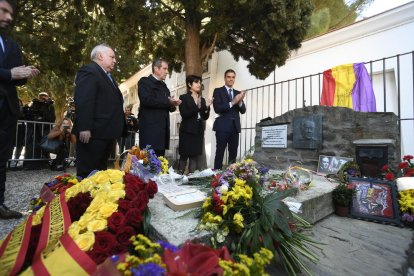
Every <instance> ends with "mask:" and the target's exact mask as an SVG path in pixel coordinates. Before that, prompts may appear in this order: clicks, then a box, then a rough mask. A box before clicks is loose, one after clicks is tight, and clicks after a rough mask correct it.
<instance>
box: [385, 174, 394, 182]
mask: <svg viewBox="0 0 414 276" xmlns="http://www.w3.org/2000/svg"><path fill="white" fill-rule="evenodd" d="M385 179H387V180H389V181H394V179H395V176H394V174H393V173H387V174H386V175H385Z"/></svg>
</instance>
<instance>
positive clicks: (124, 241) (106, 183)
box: [0, 170, 158, 275]
mask: <svg viewBox="0 0 414 276" xmlns="http://www.w3.org/2000/svg"><path fill="white" fill-rule="evenodd" d="M66 177H67V176H66ZM69 186H70V187H69ZM65 187H67V188H66V189H63V188H62V189H60V192H61V193H60V194H58V196H56V197H55V198H53V200H51V201H50V202H49V203H47V204H46V205H44V206H42V207H41V208H40V209H38V210H37V212H35V213H34V214H32V215H31V216H29V217H28V218H27V219H26V220H25V221H24V222H23V223H22V224H21V225H19V226H18V227H17V228H16V229H15V230H14V231H13V232H12V233H10V234H9V235H8V236H7V237H6V239H5V241H4V243H3V244H2V246H3V249H4V250H3V251H1V252H0V263H1V262H2V258H3V257H5V256H11V255H10V254H12V255H13V254H16V257H14V258H13V259H14V261H13V262H8V264H7V266H0V274H3V272H4V273H6V274H11V275H15V274H17V273H19V272H22V271H23V270H24V269H26V268H27V270H31V271H30V272H29V273H32V274H33V273H34V274H38V273H39V274H42V273H46V272H47V273H49V274H56V275H59V274H60V275H61V274H65V273H68V272H69V271H70V272H71V273H74V274H77V272H76V271H77V268H82V269H81V271H78V272H79V273H88V274H92V273H93V272H94V270H95V269H96V267H97V265H98V264H100V263H102V262H103V261H104V260H105V259H106V258H107V257H109V256H111V255H113V254H119V253H122V252H126V251H127V249H128V246H129V245H130V238H131V237H132V236H134V235H136V234H137V233H144V232H145V231H147V229H148V224H149V210H148V202H149V199H151V198H153V197H154V195H155V193H157V190H158V189H157V184H156V183H155V182H154V181H148V182H145V181H143V180H142V179H140V178H139V177H137V176H135V175H132V174H129V173H124V172H122V171H119V170H106V171H98V172H96V173H95V174H93V175H91V176H89V177H87V178H85V179H83V180H82V181H81V182H79V183H78V184H76V185H67V186H65ZM55 190H56V191H59V189H55ZM15 239H17V240H19V241H21V242H19V243H18V248H19V249H18V250H17V251H16V248H15V247H13V245H14V244H16V241H14V240H15ZM9 245H10V246H9ZM88 256H89V257H88ZM62 258H65V265H64V266H56V265H53V264H54V263H55V262H57V261H59V260H61V259H62ZM73 269H74V270H73Z"/></svg>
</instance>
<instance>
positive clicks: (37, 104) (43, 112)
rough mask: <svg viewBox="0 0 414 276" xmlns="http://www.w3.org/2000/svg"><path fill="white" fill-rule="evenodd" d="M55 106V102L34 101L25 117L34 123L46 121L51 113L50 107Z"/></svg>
mask: <svg viewBox="0 0 414 276" xmlns="http://www.w3.org/2000/svg"><path fill="white" fill-rule="evenodd" d="M52 104H53V100H50V99H49V100H47V101H41V100H39V99H33V101H32V105H31V106H29V107H28V109H27V110H26V114H25V117H27V119H28V120H33V121H41V122H42V121H45V120H46V119H47V115H48V113H49V107H50V106H51V105H52Z"/></svg>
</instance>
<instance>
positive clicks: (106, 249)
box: [93, 231, 117, 256]
mask: <svg viewBox="0 0 414 276" xmlns="http://www.w3.org/2000/svg"><path fill="white" fill-rule="evenodd" d="M116 243H117V242H116V238H115V236H114V235H112V234H111V233H109V232H108V231H100V232H96V233H95V243H94V244H93V251H95V252H96V253H99V254H104V255H107V256H109V254H110V253H111V251H112V248H113V247H114V246H115V245H116Z"/></svg>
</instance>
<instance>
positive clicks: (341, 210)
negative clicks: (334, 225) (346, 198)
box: [335, 205, 349, 217]
mask: <svg viewBox="0 0 414 276" xmlns="http://www.w3.org/2000/svg"><path fill="white" fill-rule="evenodd" d="M348 213H349V207H348V206H338V205H336V206H335V214H336V215H337V216H340V217H347V216H348Z"/></svg>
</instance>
